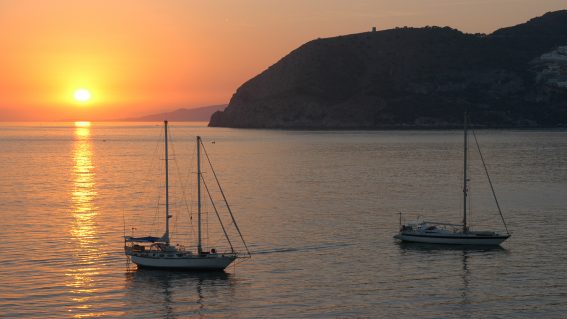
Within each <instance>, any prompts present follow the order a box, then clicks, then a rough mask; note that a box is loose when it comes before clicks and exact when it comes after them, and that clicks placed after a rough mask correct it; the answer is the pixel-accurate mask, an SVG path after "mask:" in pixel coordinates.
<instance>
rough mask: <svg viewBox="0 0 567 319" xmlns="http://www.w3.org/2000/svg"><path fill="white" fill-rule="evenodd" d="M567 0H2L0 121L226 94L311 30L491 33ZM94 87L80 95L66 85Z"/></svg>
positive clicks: (173, 104) (79, 115)
mask: <svg viewBox="0 0 567 319" xmlns="http://www.w3.org/2000/svg"><path fill="white" fill-rule="evenodd" d="M565 8H567V0H350V1H342V0H341V1H338V0H309V1H305V0H216V1H205V0H199V1H192V0H168V1H155V0H152V1H150V0H120V1H115V0H113V1H110V0H97V1H88V0H83V1H81V0H58V1H50V0H33V1H30V0H12V1H8V0H0V121H3V120H4V121H6V120H104V119H113V118H121V117H128V116H139V115H146V114H148V113H152V112H159V111H167V110H173V109H175V108H178V107H192V106H202V105H211V104H222V103H227V102H228V101H229V99H230V97H231V95H232V94H233V93H234V91H235V90H236V89H237V88H238V86H239V85H240V84H242V83H243V82H244V81H246V80H247V79H249V78H251V77H252V76H254V75H256V74H258V73H259V72H261V71H263V70H264V69H266V68H267V67H268V66H270V65H271V64H273V63H275V62H276V61H277V60H278V59H280V58H281V57H283V56H284V55H286V54H287V53H289V52H290V51H291V50H293V49H295V48H296V47H298V46H299V45H301V44H302V43H305V42H306V41H309V40H311V39H314V38H318V37H329V36H335V35H340V34H350V33H358V32H364V31H368V30H370V28H371V27H372V26H376V27H377V28H378V29H388V28H393V27H396V26H406V25H407V26H425V25H440V26H445V25H448V26H451V27H454V28H458V29H460V30H462V31H465V32H473V33H474V32H485V33H488V32H491V31H493V30H495V29H497V28H500V27H504V26H510V25H514V24H518V23H522V22H525V21H526V20H528V19H530V18H532V17H535V16H539V15H542V14H543V13H545V12H547V11H553V10H559V9H565ZM78 88H87V89H89V90H90V91H91V94H92V99H91V100H90V101H89V102H87V103H83V104H81V103H78V102H76V101H74V99H73V92H74V91H75V90H76V89H78Z"/></svg>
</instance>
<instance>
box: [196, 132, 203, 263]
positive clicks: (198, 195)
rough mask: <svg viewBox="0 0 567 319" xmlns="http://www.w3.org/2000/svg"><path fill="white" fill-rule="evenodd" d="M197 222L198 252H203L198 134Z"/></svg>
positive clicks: (199, 140)
mask: <svg viewBox="0 0 567 319" xmlns="http://www.w3.org/2000/svg"><path fill="white" fill-rule="evenodd" d="M197 224H198V226H197V227H198V228H197V229H198V237H199V239H198V240H199V241H198V243H197V253H199V255H200V254H201V252H203V247H202V245H201V137H200V136H197Z"/></svg>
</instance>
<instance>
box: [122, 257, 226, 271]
mask: <svg viewBox="0 0 567 319" xmlns="http://www.w3.org/2000/svg"><path fill="white" fill-rule="evenodd" d="M130 257H131V260H132V262H133V263H135V264H136V265H138V267H146V268H160V269H179V270H223V269H225V268H226V267H228V265H230V264H231V263H232V262H233V261H234V260H235V259H236V256H226V255H216V256H214V255H208V256H200V257H198V256H190V257H179V258H155V257H145V256H135V255H132V256H130Z"/></svg>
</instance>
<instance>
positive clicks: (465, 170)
mask: <svg viewBox="0 0 567 319" xmlns="http://www.w3.org/2000/svg"><path fill="white" fill-rule="evenodd" d="M464 125H465V130H464V131H465V143H464V144H465V150H464V151H465V154H464V168H463V231H464V232H467V231H468V230H469V227H468V225H467V191H468V190H467V158H468V151H467V147H468V145H467V144H468V134H467V112H465V120H464Z"/></svg>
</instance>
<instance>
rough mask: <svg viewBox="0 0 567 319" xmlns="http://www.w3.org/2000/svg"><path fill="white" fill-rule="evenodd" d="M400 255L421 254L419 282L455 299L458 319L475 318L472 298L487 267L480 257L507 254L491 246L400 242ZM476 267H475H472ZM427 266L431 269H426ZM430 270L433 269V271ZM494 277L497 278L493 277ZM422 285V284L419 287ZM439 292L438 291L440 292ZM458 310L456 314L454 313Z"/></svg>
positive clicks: (480, 288)
mask: <svg viewBox="0 0 567 319" xmlns="http://www.w3.org/2000/svg"><path fill="white" fill-rule="evenodd" d="M398 245H399V247H400V252H401V253H402V254H412V255H414V257H415V255H420V259H422V261H423V263H426V264H428V266H427V267H425V266H424V265H415V266H417V267H420V268H422V269H423V271H424V274H423V278H419V281H420V285H425V286H427V285H428V283H429V284H430V286H429V287H428V290H429V291H430V293H431V295H436V294H447V295H448V296H449V299H453V300H454V304H453V306H452V307H453V308H455V309H453V311H455V315H456V316H457V317H459V318H475V317H477V316H475V312H474V311H473V308H474V303H475V302H474V300H476V299H478V298H479V296H478V295H477V294H478V291H482V290H483V289H484V287H479V285H482V284H480V283H479V282H475V280H474V278H475V276H476V278H478V276H480V274H482V273H483V272H484V271H485V269H483V268H486V266H487V265H486V264H485V263H484V262H483V259H485V258H488V259H491V258H493V256H494V255H496V254H507V253H508V251H507V250H506V249H505V248H503V247H501V246H494V245H492V246H490V245H479V246H477V245H445V244H429V243H413V242H399V243H398ZM475 266H476V267H475ZM427 269H429V270H430V271H429V272H428V270H427ZM432 269H433V270H432ZM494 280H497V278H495V279H494ZM420 287H421V286H420ZM440 291H441V292H440ZM457 311H459V314H458V315H457V313H456V312H457Z"/></svg>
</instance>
